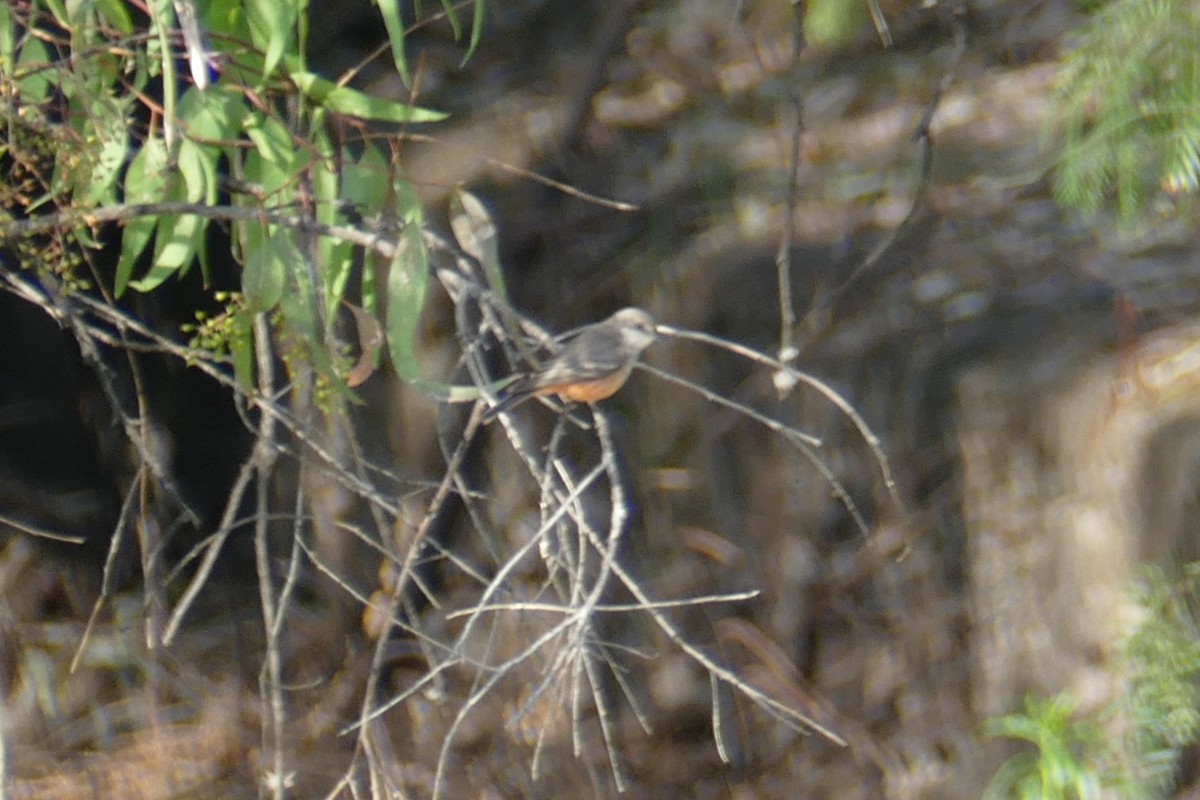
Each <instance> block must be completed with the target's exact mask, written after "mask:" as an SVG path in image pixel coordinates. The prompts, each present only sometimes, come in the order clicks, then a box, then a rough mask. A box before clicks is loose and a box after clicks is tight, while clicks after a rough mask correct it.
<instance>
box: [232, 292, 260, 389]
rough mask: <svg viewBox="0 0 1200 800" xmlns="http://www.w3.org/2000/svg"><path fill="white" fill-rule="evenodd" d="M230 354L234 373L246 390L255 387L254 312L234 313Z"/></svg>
mask: <svg viewBox="0 0 1200 800" xmlns="http://www.w3.org/2000/svg"><path fill="white" fill-rule="evenodd" d="M229 355H230V358H232V360H233V374H234V376H235V377H236V378H237V381H238V384H239V385H240V386H241V387H242V388H243V389H246V390H250V389H253V388H254V314H253V313H251V312H249V311H244V310H239V311H237V312H236V313H235V314H234V315H233V325H232V330H231V331H230V334H229Z"/></svg>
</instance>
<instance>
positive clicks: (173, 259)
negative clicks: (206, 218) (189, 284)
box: [129, 214, 203, 292]
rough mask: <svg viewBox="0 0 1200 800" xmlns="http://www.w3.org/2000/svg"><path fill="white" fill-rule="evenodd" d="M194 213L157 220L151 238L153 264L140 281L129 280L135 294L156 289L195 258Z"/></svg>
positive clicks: (196, 223) (198, 221) (197, 225)
mask: <svg viewBox="0 0 1200 800" xmlns="http://www.w3.org/2000/svg"><path fill="white" fill-rule="evenodd" d="M202 222H203V220H201V219H200V218H199V217H197V216H196V215H195V214H179V215H176V216H169V217H161V218H160V219H159V221H158V227H157V228H156V230H155V237H154V248H155V254H154V265H153V266H151V267H150V271H149V272H148V273H146V276H145V277H144V278H141V279H139V280H136V281H130V282H129V285H130V286H132V287H133V288H134V289H137V290H138V291H139V292H149V291H152V290H154V289H157V288H158V286H159V285H160V284H162V282H163V281H165V280H166V279H167V278H169V277H171V276H172V275H174V274H175V273H176V272H179V271H180V270H181V269H184V268H185V267H188V266H190V265H191V263H192V262H193V261H194V260H195V259H196V236H197V233H198V232H199V231H200V230H201V229H202V228H201V223H202Z"/></svg>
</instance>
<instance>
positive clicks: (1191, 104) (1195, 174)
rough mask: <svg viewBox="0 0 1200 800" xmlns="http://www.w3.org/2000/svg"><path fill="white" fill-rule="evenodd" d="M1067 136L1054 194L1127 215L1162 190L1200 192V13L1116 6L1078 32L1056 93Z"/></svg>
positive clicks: (1186, 8)
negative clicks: (1113, 205) (1107, 206)
mask: <svg viewBox="0 0 1200 800" xmlns="http://www.w3.org/2000/svg"><path fill="white" fill-rule="evenodd" d="M1058 97H1059V100H1060V101H1061V104H1062V109H1063V111H1064V114H1065V119H1066V140H1065V143H1064V146H1063V151H1062V155H1061V160H1060V163H1059V167H1058V171H1057V175H1056V179H1055V193H1056V195H1057V197H1058V199H1059V202H1061V203H1062V204H1063V205H1065V206H1067V207H1070V208H1074V209H1077V210H1080V211H1083V212H1085V213H1091V212H1095V211H1097V210H1099V209H1100V208H1102V207H1104V206H1106V205H1107V204H1109V203H1110V202H1115V204H1116V207H1117V209H1118V211H1119V212H1120V215H1121V216H1122V218H1123V219H1125V220H1126V221H1132V220H1134V219H1136V218H1138V217H1139V216H1143V215H1145V214H1146V211H1147V209H1148V207H1149V206H1150V202H1149V201H1150V200H1151V199H1152V198H1153V197H1155V196H1156V195H1158V193H1159V192H1160V191H1161V192H1166V193H1167V194H1172V195H1178V194H1195V193H1196V192H1197V190H1198V189H1200V17H1198V15H1197V11H1196V8H1195V5H1194V4H1193V3H1190V2H1186V0H1114V2H1111V3H1109V4H1108V5H1106V6H1104V7H1103V8H1102V9H1101V10H1100V11H1099V12H1098V13H1097V14H1096V15H1095V16H1094V17H1093V18H1092V20H1091V21H1090V22H1089V23H1088V24H1087V25H1086V27H1085V28H1084V29H1083V30H1082V31H1081V32H1080V34H1079V39H1078V46H1077V47H1076V48H1075V49H1074V50H1073V51H1072V52H1071V54H1070V55H1069V56H1068V57H1067V59H1066V63H1065V65H1064V70H1063V75H1062V79H1061V83H1060V87H1059V92H1058Z"/></svg>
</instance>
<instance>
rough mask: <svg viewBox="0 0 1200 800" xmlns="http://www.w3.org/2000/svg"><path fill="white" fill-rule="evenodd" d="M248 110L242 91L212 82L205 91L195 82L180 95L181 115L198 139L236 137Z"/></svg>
mask: <svg viewBox="0 0 1200 800" xmlns="http://www.w3.org/2000/svg"><path fill="white" fill-rule="evenodd" d="M245 114H246V102H245V100H244V99H243V98H242V95H241V93H239V92H235V91H234V90H232V89H230V88H228V87H226V86H220V85H217V86H210V87H208V88H207V89H205V90H204V91H200V90H199V89H197V88H196V87H195V86H193V87H191V88H189V89H188V90H187V91H186V92H184V93H183V97H181V98H180V99H179V118H180V119H181V120H183V123H184V124H185V125H186V126H187V132H188V135H189V136H191V137H193V138H195V139H205V140H208V141H212V142H220V141H231V140H234V139H236V138H237V137H238V135H239V134H240V133H241V130H242V119H243V117H244V116H245Z"/></svg>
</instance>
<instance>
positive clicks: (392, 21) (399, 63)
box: [375, 0, 412, 86]
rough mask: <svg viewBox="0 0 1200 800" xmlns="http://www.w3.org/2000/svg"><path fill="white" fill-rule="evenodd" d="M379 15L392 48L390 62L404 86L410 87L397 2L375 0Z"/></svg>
mask: <svg viewBox="0 0 1200 800" xmlns="http://www.w3.org/2000/svg"><path fill="white" fill-rule="evenodd" d="M375 2H376V4H377V5H378V6H379V13H380V14H382V15H383V27H384V28H385V29H386V30H387V35H388V43H389V44H390V45H391V47H392V61H393V62H394V63H395V64H396V71H397V72H399V73H400V79H401V80H402V81H404V85H405V86H411V85H412V76H411V75H410V74H409V72H408V56H406V55H405V53H404V20H402V19H401V18H400V3H399V0H375Z"/></svg>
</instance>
